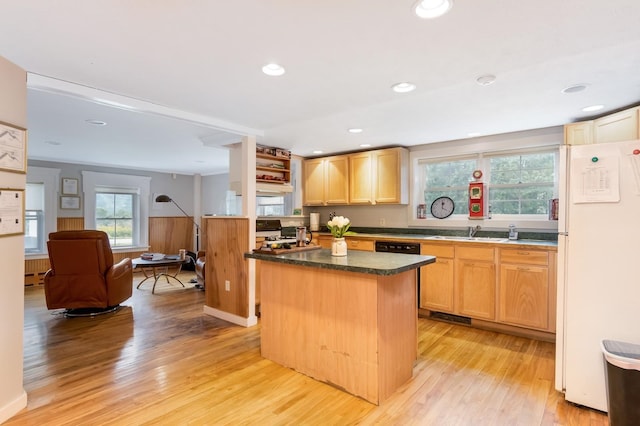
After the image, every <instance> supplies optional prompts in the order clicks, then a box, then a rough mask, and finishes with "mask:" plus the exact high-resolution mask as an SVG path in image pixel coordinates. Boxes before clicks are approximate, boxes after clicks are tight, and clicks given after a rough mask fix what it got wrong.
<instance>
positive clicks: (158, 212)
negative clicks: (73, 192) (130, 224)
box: [29, 160, 195, 217]
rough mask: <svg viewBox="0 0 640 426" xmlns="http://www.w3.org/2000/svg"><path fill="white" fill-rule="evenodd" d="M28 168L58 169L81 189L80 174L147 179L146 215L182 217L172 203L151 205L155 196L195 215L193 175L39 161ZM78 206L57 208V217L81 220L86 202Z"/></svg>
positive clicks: (30, 164) (31, 161)
mask: <svg viewBox="0 0 640 426" xmlns="http://www.w3.org/2000/svg"><path fill="white" fill-rule="evenodd" d="M29 166H37V167H49V168H56V169H60V177H61V178H75V179H78V184H79V186H78V187H79V188H82V172H83V171H92V172H99V173H114V174H124V175H132V176H148V177H150V178H151V190H150V192H151V195H150V198H151V199H150V209H149V216H151V217H157V216H160V217H162V216H182V213H181V212H180V211H179V210H178V209H177V208H176V207H175V206H174V205H173V204H172V203H154V200H155V196H156V195H160V194H164V195H168V196H169V197H171V198H172V199H174V200H175V201H176V203H178V204H179V205H180V207H182V208H183V209H184V211H186V212H187V213H188V214H189V215H191V216H194V215H195V212H194V207H193V206H194V198H195V194H194V177H193V176H189V175H179V174H172V173H157V172H149V171H145V170H132V169H119V168H115V167H99V166H89V165H84V164H72V163H58V162H52V161H39V160H29ZM80 192H82V191H80ZM80 196H82V193H81V194H80ZM58 205H59V203H58ZM80 205H81V208H80V210H62V209H60V208H58V216H59V217H84V206H85V200H81V202H80Z"/></svg>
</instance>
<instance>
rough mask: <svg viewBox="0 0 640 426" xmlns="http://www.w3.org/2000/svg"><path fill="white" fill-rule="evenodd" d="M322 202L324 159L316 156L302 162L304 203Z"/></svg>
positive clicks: (308, 204) (312, 204)
mask: <svg viewBox="0 0 640 426" xmlns="http://www.w3.org/2000/svg"><path fill="white" fill-rule="evenodd" d="M323 204H324V160H323V159H322V158H316V159H313V160H305V162H304V205H305V206H318V205H323Z"/></svg>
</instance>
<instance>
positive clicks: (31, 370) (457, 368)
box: [6, 273, 608, 426]
mask: <svg viewBox="0 0 640 426" xmlns="http://www.w3.org/2000/svg"><path fill="white" fill-rule="evenodd" d="M192 275H193V274H192V273H191V275H189V273H183V274H182V275H181V279H182V281H183V282H187V281H188V280H189V278H191V277H192ZM136 279H137V280H139V279H140V278H138V277H136ZM134 285H137V282H136V283H134ZM150 289H151V286H150V285H148V286H147V285H143V286H142V287H141V288H140V289H135V290H134V295H133V297H132V298H131V299H130V300H128V301H127V302H125V303H124V304H123V305H124V306H123V307H122V308H121V309H120V310H119V311H117V312H116V313H114V314H108V315H104V316H100V317H95V318H73V319H69V318H64V317H62V316H61V315H57V314H56V312H49V311H47V310H46V307H45V304H44V294H43V291H42V288H27V289H25V330H24V342H25V344H24V347H25V348H24V366H25V368H24V386H25V390H26V391H27V394H28V406H27V408H26V409H25V410H23V411H21V412H20V413H19V414H18V415H16V416H15V417H13V418H12V419H9V420H8V421H7V423H6V424H7V425H56V426H57V425H96V424H100V425H184V424H189V425H238V424H251V425H253V424H264V425H279V424H281V425H289V424H314V425H315V424H321V425H325V424H329V425H356V424H358V425H374V424H376V425H390V424H393V425H470V424H473V425H596V426H603V425H607V424H608V421H607V417H606V415H604V414H602V413H600V412H597V411H593V410H589V409H585V408H580V407H577V406H574V405H572V404H569V403H567V402H565V401H564V398H563V395H562V394H560V393H558V392H556V391H555V390H554V389H553V374H554V350H555V348H554V345H553V344H551V343H547V342H540V341H534V340H530V339H526V338H522V337H515V336H509V335H505V334H500V333H496V332H490V331H484V330H478V329H474V328H471V327H467V326H462V325H457V324H449V323H445V322H437V321H432V320H428V319H424V318H420V319H419V321H418V335H419V341H418V358H417V360H416V363H415V368H414V374H413V379H411V380H410V381H408V382H407V383H405V384H404V385H403V386H401V388H400V389H399V390H398V391H397V392H396V393H394V394H393V395H392V396H391V397H390V398H389V399H388V400H386V401H385V402H384V403H383V404H382V405H380V406H375V405H373V404H370V403H368V402H366V401H364V400H362V399H360V398H357V397H354V396H352V395H350V394H348V393H345V392H343V391H341V390H340V389H337V388H335V387H332V386H330V385H328V384H325V383H321V382H318V381H316V380H313V379H311V378H309V377H307V376H304V375H302V374H299V373H296V372H295V371H293V370H290V369H288V368H284V367H282V366H280V365H278V364H275V363H273V362H271V361H269V360H266V359H264V358H262V357H261V356H260V325H258V326H257V327H253V328H242V327H238V326H235V325H233V324H230V323H227V322H225V321H223V320H220V319H217V318H213V317H210V316H207V315H204V314H203V313H202V308H203V305H204V302H205V298H204V293H203V292H202V291H200V290H197V289H194V288H191V287H190V286H189V288H186V289H183V288H181V287H180V286H179V285H178V286H176V285H174V284H171V283H169V284H167V283H166V282H164V281H162V282H159V283H158V285H157V287H156V294H151V290H150Z"/></svg>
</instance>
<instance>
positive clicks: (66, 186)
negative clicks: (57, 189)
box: [62, 178, 78, 195]
mask: <svg viewBox="0 0 640 426" xmlns="http://www.w3.org/2000/svg"><path fill="white" fill-rule="evenodd" d="M62 193H63V194H65V195H78V179H75V178H62Z"/></svg>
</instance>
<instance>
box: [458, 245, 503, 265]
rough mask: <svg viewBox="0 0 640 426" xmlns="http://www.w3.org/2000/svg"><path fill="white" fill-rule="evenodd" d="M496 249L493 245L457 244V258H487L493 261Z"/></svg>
mask: <svg viewBox="0 0 640 426" xmlns="http://www.w3.org/2000/svg"><path fill="white" fill-rule="evenodd" d="M494 252H495V249H494V248H493V247H491V248H487V247H466V246H465V245H462V244H461V245H458V246H456V259H469V260H487V261H490V262H493V260H494Z"/></svg>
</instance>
